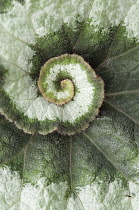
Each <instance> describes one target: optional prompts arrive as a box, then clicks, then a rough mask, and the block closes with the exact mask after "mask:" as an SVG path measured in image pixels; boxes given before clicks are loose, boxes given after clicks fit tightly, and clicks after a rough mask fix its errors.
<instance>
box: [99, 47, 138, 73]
mask: <svg viewBox="0 0 139 210" xmlns="http://www.w3.org/2000/svg"><path fill="white" fill-rule="evenodd" d="M136 49H139V45H138V46H136V47H133V48H130V49H129V50H127V51H126V52H123V53H121V54H120V55H116V56H113V57H111V58H107V59H106V60H104V61H103V62H102V63H101V64H100V65H99V66H98V67H97V68H96V69H95V71H96V70H98V69H99V68H100V67H102V66H105V65H107V63H109V62H111V61H113V60H115V59H117V58H120V57H122V56H124V55H127V54H128V53H130V52H132V51H134V50H136Z"/></svg>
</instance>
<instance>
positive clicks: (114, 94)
mask: <svg viewBox="0 0 139 210" xmlns="http://www.w3.org/2000/svg"><path fill="white" fill-rule="evenodd" d="M134 93H139V89H136V90H127V91H121V92H115V93H106V94H105V96H108V97H110V96H119V95H130V94H134Z"/></svg>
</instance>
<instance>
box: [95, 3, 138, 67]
mask: <svg viewBox="0 0 139 210" xmlns="http://www.w3.org/2000/svg"><path fill="white" fill-rule="evenodd" d="M137 2H138V0H137V1H136V2H135V3H134V4H132V5H131V6H129V8H128V10H127V12H126V13H125V15H124V16H123V20H124V19H125V17H126V15H127V14H128V12H129V10H130V9H131V7H132V6H133V5H135V4H136V3H137ZM123 20H121V23H122V22H123ZM121 23H120V24H119V27H118V30H117V31H116V34H117V32H118V31H119V28H120V27H121ZM116 34H115V36H114V39H113V40H112V42H111V44H110V47H109V50H108V53H107V55H106V58H105V60H104V61H103V62H102V63H100V64H99V65H98V67H97V68H96V69H95V70H97V69H99V68H100V67H101V66H105V64H107V61H110V60H112V59H115V58H117V57H120V56H122V55H123V54H124V53H126V52H128V51H130V50H134V48H136V47H133V48H130V49H129V50H127V51H126V52H124V53H121V54H120V55H118V56H114V57H111V58H108V55H109V52H110V48H111V46H112V44H113V42H114V40H115V37H116Z"/></svg>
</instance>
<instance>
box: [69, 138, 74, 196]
mask: <svg viewBox="0 0 139 210" xmlns="http://www.w3.org/2000/svg"><path fill="white" fill-rule="evenodd" d="M69 170H70V171H69V173H70V189H71V192H73V180H72V137H70V151H69Z"/></svg>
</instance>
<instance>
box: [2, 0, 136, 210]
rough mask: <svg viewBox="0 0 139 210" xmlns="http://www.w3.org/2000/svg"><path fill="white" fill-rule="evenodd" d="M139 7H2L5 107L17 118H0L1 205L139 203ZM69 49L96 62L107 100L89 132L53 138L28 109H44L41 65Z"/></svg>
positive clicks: (106, 208) (85, 209)
mask: <svg viewBox="0 0 139 210" xmlns="http://www.w3.org/2000/svg"><path fill="white" fill-rule="evenodd" d="M138 9H139V1H134V0H130V1H128V2H126V1H125V0H122V1H121V0H118V1H114V0H111V1H103V0H94V1H93V0H92V1H91V0H90V1H89V0H88V1H84V0H81V1H76V2H74V1H57V2H55V1H52V0H51V1H47V2H46V1H45V0H39V1H34V0H26V1H24V2H22V4H21V3H20V1H12V4H9V1H5V4H3V6H1V5H0V12H1V14H0V40H2V41H1V42H0V49H1V51H0V110H1V112H2V114H3V115H5V116H6V118H8V119H10V120H12V122H11V121H8V120H6V119H5V116H3V115H1V116H0V164H1V167H0V209H4V210H9V209H11V210H13V209H14V210H19V209H21V210H28V209H29V210H30V209H33V210H35V209H36V210H40V209H42V210H45V209H48V210H49V209H51V210H52V209H53V210H56V209H57V210H59V209H62V210H96V209H98V210H110V209H114V210H117V209H118V210H126V209H129V210H130V209H131V210H138V206H139V186H138V185H139V174H138V173H139V172H138V171H139V151H138V150H139V105H138V104H139V65H138V52H139V45H138V40H139V24H138V16H139V15H138ZM64 53H71V54H72V53H76V54H79V55H81V56H82V57H83V58H84V59H85V60H86V61H87V62H88V63H89V64H90V65H91V66H92V67H93V68H94V69H95V71H96V73H97V74H98V75H99V76H100V77H101V78H102V79H103V80H104V83H105V100H104V103H103V106H102V107H101V109H100V114H99V116H98V117H97V118H96V120H95V121H94V122H93V123H92V124H91V125H90V127H89V128H88V129H87V130H86V131H84V132H82V133H80V134H77V135H74V136H71V137H68V136H63V135H60V134H58V133H57V132H54V133H52V134H48V135H44V136H43V135H40V134H38V131H41V132H43V130H44V129H45V126H44V124H43V122H40V121H39V120H36V119H37V117H36V118H35V120H34V119H33V120H32V119H29V117H28V116H27V115H25V114H24V113H31V111H32V113H34V114H35V115H36V116H39V117H43V114H44V113H45V112H46V110H45V108H44V104H43V101H42V100H40V98H39V97H40V95H39V94H40V93H39V92H38V89H37V88H36V81H37V79H38V75H39V70H40V68H41V66H42V65H43V64H44V63H45V62H46V61H47V60H48V59H50V58H52V57H55V56H58V55H61V54H64ZM40 110H44V111H43V113H42V112H40ZM47 111H48V113H51V107H49V110H47ZM55 111H56V112H57V111H58V110H55ZM51 114H52V113H51ZM17 126H18V127H20V128H22V127H25V128H26V131H28V130H30V131H31V132H32V133H31V134H26V133H24V132H23V131H22V129H19V128H17ZM48 129H50V130H51V125H50V124H48Z"/></svg>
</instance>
